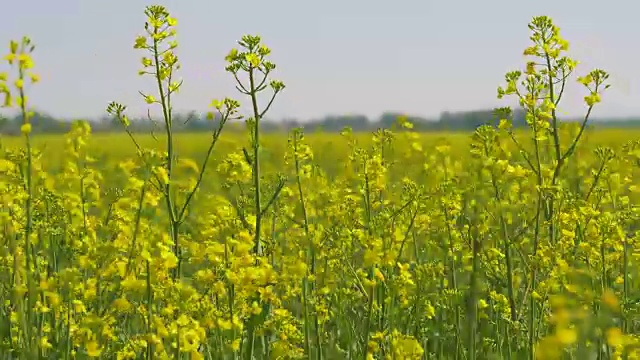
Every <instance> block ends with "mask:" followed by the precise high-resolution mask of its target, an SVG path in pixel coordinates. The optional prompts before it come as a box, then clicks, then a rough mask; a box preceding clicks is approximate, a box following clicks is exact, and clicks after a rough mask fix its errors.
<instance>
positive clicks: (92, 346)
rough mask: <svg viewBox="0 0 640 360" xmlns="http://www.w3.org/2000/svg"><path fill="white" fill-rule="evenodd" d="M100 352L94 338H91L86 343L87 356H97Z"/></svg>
mask: <svg viewBox="0 0 640 360" xmlns="http://www.w3.org/2000/svg"><path fill="white" fill-rule="evenodd" d="M101 353H102V349H101V348H100V345H98V343H97V342H96V341H95V340H92V341H90V342H89V343H88V344H87V355H89V357H98V356H100V354H101Z"/></svg>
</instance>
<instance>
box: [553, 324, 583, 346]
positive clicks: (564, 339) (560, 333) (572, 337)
mask: <svg viewBox="0 0 640 360" xmlns="http://www.w3.org/2000/svg"><path fill="white" fill-rule="evenodd" d="M556 338H557V339H558V341H560V343H561V344H563V345H571V344H573V343H575V342H576V340H577V339H578V334H577V333H576V331H575V330H574V329H569V328H559V329H557V330H556Z"/></svg>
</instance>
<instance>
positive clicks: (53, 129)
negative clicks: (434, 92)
mask: <svg viewBox="0 0 640 360" xmlns="http://www.w3.org/2000/svg"><path fill="white" fill-rule="evenodd" d="M401 115H403V114H399V113H391V112H388V113H384V114H382V115H381V116H380V117H379V118H377V119H370V118H368V117H367V116H364V115H340V116H335V115H331V116H325V117H324V118H321V119H312V120H308V121H300V120H297V119H283V120H280V121H274V120H272V119H265V120H264V121H263V123H262V124H263V129H264V131H267V132H277V131H288V130H290V129H292V128H295V127H303V128H304V129H305V130H306V131H309V132H311V131H324V132H339V131H341V130H342V129H344V128H345V127H350V128H352V129H353V131H370V130H375V129H377V128H389V127H391V126H393V124H395V123H396V121H397V119H398V117H400V116H401ZM407 120H409V121H410V122H412V123H413V124H414V129H415V130H416V131H472V130H474V129H476V128H477V127H478V126H480V125H484V124H496V123H497V121H498V120H499V119H498V115H497V114H496V113H495V112H494V111H493V110H477V111H460V112H448V111H445V112H443V113H442V114H441V115H440V117H439V118H437V119H428V118H423V117H416V116H407ZM89 121H90V122H91V124H92V129H93V131H94V132H121V131H123V129H124V128H123V126H122V125H121V124H120V123H118V122H117V121H115V120H113V119H111V118H107V117H103V118H100V119H97V120H89ZM173 121H174V128H175V130H176V131H183V132H200V131H208V130H210V129H212V128H213V126H214V124H212V121H213V122H216V121H217V119H214V120H207V119H206V118H205V117H204V116H201V115H199V114H197V113H196V112H191V113H183V114H175V115H174V118H173ZM512 121H513V125H514V127H516V128H519V127H524V126H525V124H526V122H525V116H524V112H523V111H522V110H516V111H514V113H513V114H512ZM569 121H577V119H569ZM21 124H22V118H21V117H20V116H17V115H16V116H13V117H8V118H7V117H0V134H5V135H18V134H20V125H21ZM31 124H32V129H33V131H34V132H37V133H64V132H67V131H68V130H69V125H70V122H69V119H58V118H54V117H52V116H50V115H47V114H45V113H42V112H35V113H34V115H33V117H32V118H31ZM593 125H595V126H599V127H617V128H634V127H640V118H627V119H597V120H594V123H593ZM230 127H231V128H232V129H231V130H233V129H235V130H237V131H241V130H242V129H243V128H244V126H243V125H242V124H230ZM130 129H131V131H133V132H153V131H159V130H160V129H162V127H161V124H154V122H153V121H151V120H149V119H146V118H140V119H131V127H130Z"/></svg>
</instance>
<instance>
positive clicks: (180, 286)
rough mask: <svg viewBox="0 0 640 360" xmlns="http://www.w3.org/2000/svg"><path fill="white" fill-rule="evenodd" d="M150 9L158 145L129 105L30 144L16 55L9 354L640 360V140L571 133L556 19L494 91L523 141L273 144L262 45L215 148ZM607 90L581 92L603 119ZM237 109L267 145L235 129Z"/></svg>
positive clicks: (602, 79)
mask: <svg viewBox="0 0 640 360" xmlns="http://www.w3.org/2000/svg"><path fill="white" fill-rule="evenodd" d="M145 14H146V15H147V17H148V19H147V22H148V23H147V26H146V30H147V35H145V36H140V37H139V38H138V39H136V42H135V48H136V49H137V50H142V51H145V52H146V57H144V58H143V59H142V61H141V64H142V66H143V67H144V69H145V71H146V72H147V74H146V75H145V76H151V77H152V78H153V80H154V82H155V83H157V84H158V94H153V95H150V94H144V99H145V101H146V102H147V103H149V105H150V106H157V107H159V108H161V109H163V116H164V120H165V122H164V124H165V125H164V126H165V130H166V131H165V132H161V133H162V134H163V136H160V137H159V138H158V140H155V139H154V138H153V137H151V136H150V135H140V134H131V133H130V132H129V129H130V125H131V123H130V121H129V119H128V118H127V115H126V112H125V106H123V105H121V104H118V103H115V102H113V103H110V104H109V105H108V107H107V111H108V113H109V114H110V115H111V116H113V117H114V119H117V120H118V121H119V122H120V123H121V124H122V129H123V132H122V133H120V134H109V135H106V134H96V135H92V134H91V129H90V126H89V124H88V123H85V122H74V123H73V124H72V127H71V130H70V132H69V133H68V134H66V135H65V136H48V135H43V134H38V133H37V132H34V131H33V127H32V125H33V124H32V123H31V122H30V116H29V112H28V109H29V106H23V105H25V104H28V102H27V97H26V94H25V84H29V85H33V84H34V83H35V82H36V80H37V76H36V75H35V74H32V73H31V71H32V70H31V69H32V68H33V62H32V61H31V57H30V52H31V51H32V48H31V43H30V41H29V40H28V39H26V38H25V39H23V40H22V42H13V43H12V44H11V46H10V51H9V56H7V57H6V59H7V60H8V62H9V63H10V65H12V66H13V68H12V70H13V72H11V78H10V77H9V76H7V75H4V74H0V75H1V76H0V93H2V94H3V95H5V96H6V98H7V100H6V103H7V105H9V106H13V107H15V108H17V109H19V110H20V113H21V115H22V123H21V124H19V125H21V127H20V130H21V132H22V136H21V137H20V138H2V139H1V142H0V199H1V202H0V243H1V246H0V359H1V360H4V359H7V360H8V359H25V360H32V359H145V360H151V359H180V360H187V359H188V360H197V359H208V360H213V359H216V360H218V359H223V360H226V359H233V360H237V359H244V360H253V359H274V360H275V359H314V360H321V359H326V360H334V359H363V360H371V359H385V360H400V359H456V360H463V359H464V360H466V359H469V360H478V359H514V360H516V359H517V360H519V359H639V358H640V336H639V335H640V306H638V304H639V301H640V250H638V249H640V231H639V230H640V205H639V204H640V202H639V201H640V183H639V179H640V172H639V170H640V141H638V140H639V139H640V132H638V131H629V130H598V131H589V130H587V132H586V133H583V132H582V130H583V129H584V127H581V125H580V124H571V125H566V124H565V125H563V124H562V123H561V122H560V121H558V119H557V116H556V115H555V109H556V105H557V103H558V102H559V95H557V94H559V92H560V93H561V91H562V90H560V89H564V86H563V85H562V86H561V85H558V84H560V83H562V82H563V81H564V80H563V79H566V76H565V75H566V74H567V73H571V72H572V71H573V70H574V68H575V66H576V64H575V62H574V61H573V60H571V59H568V58H564V57H561V54H562V53H564V51H565V50H567V44H566V41H564V40H563V39H562V38H561V37H560V36H559V33H558V30H557V28H556V27H555V26H554V25H553V24H552V22H551V20H550V19H549V18H547V17H536V18H534V20H533V21H532V24H531V30H532V32H533V36H532V41H533V45H532V46H531V47H530V48H527V49H526V50H525V54H526V55H528V56H535V57H538V58H539V59H538V62H537V63H535V62H530V63H528V64H527V65H526V71H525V73H524V74H523V73H521V72H520V73H509V74H508V75H507V77H506V81H507V84H506V87H505V88H504V89H503V88H500V89H499V90H498V94H499V96H500V97H502V96H517V97H519V99H520V101H521V105H522V107H523V108H524V109H525V111H526V114H527V117H526V120H527V121H528V124H529V127H528V128H527V129H523V130H518V131H516V130H513V129H512V125H511V122H510V120H509V118H508V116H506V115H505V116H504V118H502V119H501V121H500V122H499V125H498V126H497V127H491V126H482V127H479V128H478V129H477V130H476V131H475V132H474V133H472V134H471V133H468V134H464V133H458V134H453V133H451V134H449V133H428V134H422V133H417V132H414V131H413V130H412V128H413V125H412V124H410V123H408V122H407V121H406V118H403V117H400V118H399V119H398V124H397V126H395V125H394V127H393V128H392V129H386V130H380V131H377V132H375V133H360V134H351V133H350V132H349V131H346V130H345V131H344V132H343V133H341V134H340V135H338V134H320V133H318V134H304V133H303V132H302V131H301V130H299V129H295V130H292V131H291V132H290V133H289V134H286V135H285V134H262V133H261V130H260V129H261V128H260V119H262V118H263V117H264V113H265V112H266V111H267V110H268V106H267V107H259V106H258V105H257V94H258V93H259V92H261V91H272V93H273V94H274V95H272V96H273V99H275V96H276V95H277V94H279V93H280V92H281V91H282V90H283V89H284V84H283V83H281V82H279V81H275V80H273V79H271V78H270V72H271V70H273V64H271V63H270V62H269V61H268V55H269V53H270V50H268V49H267V48H266V47H265V46H264V45H263V44H262V43H261V41H260V38H259V37H255V36H245V37H243V38H242V41H241V42H240V43H239V46H240V49H239V50H237V49H236V50H232V51H231V52H230V53H229V55H228V57H227V61H228V67H227V71H229V72H231V73H233V75H237V73H243V74H242V75H243V76H244V75H248V78H249V79H250V80H249V82H248V84H245V85H243V83H242V82H241V81H240V80H238V82H239V84H240V85H239V89H240V94H241V95H242V96H243V97H242V99H243V102H242V104H241V103H240V102H238V101H235V100H232V99H228V98H227V99H223V100H220V101H214V102H213V103H212V109H214V110H213V112H214V113H216V114H217V117H215V119H218V122H217V124H219V127H217V128H215V129H218V130H215V129H212V133H211V134H208V135H207V134H178V133H174V128H173V127H172V124H173V122H172V119H173V118H172V115H171V110H170V108H171V106H170V104H171V101H170V99H171V97H172V96H173V94H174V93H176V91H177V89H178V88H179V87H180V83H178V82H176V81H172V79H173V77H172V74H173V71H174V70H177V58H176V57H175V55H174V53H173V51H174V50H175V48H176V47H175V46H174V45H175V44H172V43H170V41H171V40H170V39H172V38H173V35H175V33H174V32H173V29H174V28H173V27H174V26H175V24H176V21H175V19H173V18H171V17H170V16H169V14H168V13H167V12H166V9H164V8H163V7H160V6H151V7H148V8H147V9H146V12H145ZM159 49H161V50H159ZM162 49H164V50H162ZM149 54H150V55H149ZM541 59H542V60H545V61H544V63H546V64H547V65H546V67H544V65H539V64H540V63H542V62H543V61H542V60H541ZM245 73H246V74H245ZM262 74H264V76H265V77H264V79H265V80H264V81H262V82H260V80H258V81H255V79H254V77H258V78H259V77H260V76H261V75H262ZM236 78H237V79H238V77H236ZM607 78H608V75H607V74H606V73H604V72H603V71H601V70H594V71H592V72H590V73H589V74H588V75H585V76H583V77H580V78H579V82H580V83H582V84H583V85H584V86H586V87H587V89H588V90H589V91H590V94H589V95H587V96H586V97H585V103H586V105H587V107H588V109H589V110H588V111H589V112H590V111H591V109H592V108H593V107H594V106H597V104H598V102H599V101H600V100H601V98H600V96H601V94H603V91H604V90H603V89H605V90H606V88H607ZM267 79H269V80H270V81H268V82H267ZM174 80H175V79H174ZM261 84H265V86H262V85H261ZM267 84H268V85H267ZM29 105H30V104H29ZM241 106H242V107H248V108H249V107H250V108H251V110H252V111H251V113H252V114H253V115H252V118H250V119H246V121H247V124H248V125H249V126H248V129H250V131H247V133H242V134H240V133H232V132H225V131H222V132H220V129H225V126H226V124H227V121H229V122H232V121H240V120H239V119H238V118H237V114H238V109H239V108H240V107H241ZM211 118H214V115H212V116H211ZM212 123H214V124H216V122H212ZM213 126H214V125H212V127H213ZM130 135H131V136H130Z"/></svg>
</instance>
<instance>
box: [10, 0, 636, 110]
mask: <svg viewBox="0 0 640 360" xmlns="http://www.w3.org/2000/svg"><path fill="white" fill-rule="evenodd" d="M2 2H3V4H2V10H3V15H2V19H1V21H0V44H1V45H2V51H3V52H4V53H6V51H7V49H8V42H9V40H10V39H12V38H13V39H17V38H20V37H21V36H22V35H29V36H31V37H32V39H33V41H34V42H35V43H36V45H37V49H36V52H35V56H34V57H35V61H36V69H37V71H38V72H39V73H40V74H41V76H42V82H41V83H40V84H37V86H35V87H34V88H33V89H32V90H31V97H32V100H33V102H34V103H35V104H36V105H37V107H38V108H39V109H41V110H44V111H46V112H49V113H51V114H52V115H55V116H65V117H82V116H89V117H95V116H100V115H102V114H103V113H104V109H105V107H106V105H107V103H108V102H109V101H111V100H117V101H120V102H123V103H125V104H127V105H128V106H129V109H130V111H131V113H132V114H142V113H146V106H147V105H146V104H144V102H143V101H142V99H141V98H140V96H139V94H138V92H137V91H138V90H139V89H143V90H144V89H149V88H150V84H151V81H152V80H151V79H150V78H144V77H138V76H137V74H136V73H137V70H138V69H139V66H140V65H139V64H140V62H139V58H140V56H141V55H142V53H141V52H140V51H139V50H134V49H133V47H132V45H133V41H134V39H135V37H136V35H137V34H139V33H142V30H143V24H144V20H145V18H144V14H143V10H144V7H145V6H146V5H148V4H151V3H150V2H146V1H138V0H109V1H106V0H103V1H96V0H93V1H91V0H58V1H51V0H20V1H10V0H2ZM158 3H159V4H162V5H165V6H167V8H168V9H169V11H170V12H171V13H172V14H173V15H174V16H175V17H176V18H177V19H178V39H179V41H180V47H179V48H178V50H177V51H178V55H179V57H180V59H181V62H182V64H183V68H182V71H181V76H182V78H183V79H184V81H185V82H184V87H183V89H182V92H181V94H180V95H179V98H176V100H175V101H176V102H175V107H176V110H191V109H193V110H197V111H203V110H206V106H207V105H208V104H209V102H210V100H211V99H212V98H221V97H224V96H233V97H236V98H238V97H239V95H238V94H237V93H235V89H234V87H233V85H234V84H233V81H232V77H231V76H230V75H229V74H227V73H226V72H225V71H224V56H225V55H226V54H227V52H228V51H229V50H230V49H231V48H232V47H234V46H235V45H236V41H237V40H238V39H239V38H240V37H241V36H242V35H243V34H245V33H252V34H253V33H257V34H260V35H261V36H262V37H263V39H264V41H265V43H266V44H267V45H268V46H270V47H271V48H272V49H273V56H272V58H273V60H274V61H275V62H276V63H277V65H278V69H277V71H276V73H275V74H276V75H275V76H276V77H277V78H279V79H281V80H283V81H284V82H285V83H286V84H287V89H286V90H285V92H284V93H283V94H282V96H281V97H280V99H279V100H278V101H277V102H276V104H275V105H274V107H273V108H272V109H273V110H272V112H271V116H270V117H272V118H282V117H296V118H301V119H309V118H317V117H322V116H324V115H326V114H353V113H360V114H365V115H368V116H371V117H377V116H379V115H380V114H381V113H382V112H384V111H399V112H405V113H408V114H415V115H422V116H429V117H437V116H438V115H439V114H440V113H441V112H442V111H444V110H449V111H457V110H470V109H480V108H492V107H495V106H505V105H507V104H508V103H505V102H504V101H501V100H497V99H496V87H497V86H498V85H501V84H502V81H503V77H504V73H505V72H506V71H509V70H512V69H514V68H520V67H521V66H523V65H524V61H525V60H524V58H523V57H522V55H521V54H522V51H523V49H524V48H525V47H526V46H528V44H529V39H528V37H529V30H528V28H527V23H528V22H529V21H530V20H531V18H532V16H535V15H549V16H551V17H552V18H553V19H554V21H555V22H556V24H557V25H559V26H560V28H561V31H562V33H563V34H564V36H565V38H567V40H569V42H570V43H571V49H570V54H571V55H573V56H574V57H575V58H577V59H578V60H580V61H581V62H582V63H581V65H580V66H579V67H578V73H585V72H587V71H588V70H590V69H591V68H593V67H600V68H603V69H605V70H607V71H609V72H610V73H611V74H612V75H611V76H612V77H611V82H612V84H613V87H612V88H611V89H610V91H609V93H608V94H606V95H605V96H604V99H603V104H602V106H600V107H599V108H598V109H597V111H596V112H595V115H596V116H599V117H600V116H629V115H640V21H638V15H639V14H640V1H638V0H610V1H606V2H602V1H595V0H580V1H578V0H560V1H559V0H537V1H534V2H529V1H514V0H483V1H473V0H464V1H462V0H440V1H434V0H395V1H389V0H386V1H385V0H342V1H337V0H323V1H313V2H312V1H304V0H296V1H294V0H272V1H258V0H244V1H238V2H235V1H213V0H208V1H205V0H164V1H160V2H158ZM5 67H6V65H4V64H2V65H0V69H1V70H0V71H2V70H5ZM582 96H584V92H583V90H582V88H581V87H580V86H579V85H577V84H572V86H571V87H570V88H569V90H568V93H567V95H566V98H565V102H564V104H565V105H564V107H563V108H562V109H561V110H562V113H563V114H568V115H570V116H574V115H578V114H581V113H583V111H584V105H583V103H582V100H581V99H582ZM239 99H240V100H242V101H243V102H244V103H245V104H246V100H244V99H242V98H239Z"/></svg>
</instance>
